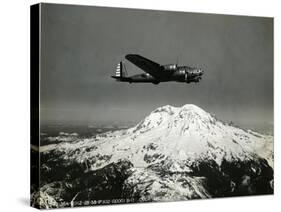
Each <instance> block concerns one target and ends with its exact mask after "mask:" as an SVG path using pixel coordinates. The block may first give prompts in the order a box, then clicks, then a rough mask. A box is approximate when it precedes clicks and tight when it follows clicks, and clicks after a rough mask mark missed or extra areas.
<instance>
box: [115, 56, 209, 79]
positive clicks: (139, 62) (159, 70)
mask: <svg viewBox="0 0 281 212" xmlns="http://www.w3.org/2000/svg"><path fill="white" fill-rule="evenodd" d="M125 58H126V59H127V60H128V61H130V62H131V63H133V64H134V65H136V66H137V67H139V68H140V69H142V70H143V71H144V72H146V73H143V74H136V75H133V76H127V71H126V67H125V64H124V62H122V61H121V62H119V63H118V64H117V67H116V72H115V76H111V77H112V78H114V79H116V80H117V81H119V82H128V83H153V84H158V83H160V82H169V81H175V82H185V83H191V82H195V83H197V82H199V81H200V80H201V79H202V75H203V73H204V71H203V70H202V69H200V68H195V67H189V66H178V65H177V64H168V65H160V64H158V63H156V62H154V61H151V60H149V59H147V58H144V57H142V56H140V55H137V54H127V55H126V56H125Z"/></svg>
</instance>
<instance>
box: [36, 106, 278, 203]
mask: <svg viewBox="0 0 281 212" xmlns="http://www.w3.org/2000/svg"><path fill="white" fill-rule="evenodd" d="M40 151H41V154H42V157H41V158H42V161H41V162H42V163H43V165H42V166H41V167H45V169H46V170H48V172H49V173H52V172H54V173H55V172H57V171H58V169H59V170H60V172H61V169H63V170H64V169H67V170H68V168H67V167H72V166H73V165H74V164H75V167H79V170H80V171H79V172H80V173H85V174H81V176H80V175H77V173H76V174H74V173H72V171H71V172H70V173H67V174H68V175H67V176H68V177H69V178H70V179H71V180H69V182H68V184H71V188H73V190H75V191H77V190H83V192H86V193H87V191H85V189H87V187H89V186H90V187H91V188H92V190H91V192H90V191H88V194H87V195H88V197H89V196H91V198H99V197H98V196H95V195H96V193H95V192H94V190H95V189H101V188H100V186H101V185H100V184H97V182H92V181H91V180H90V179H91V176H93V174H94V175H95V176H96V174H95V173H102V174H101V176H104V177H103V178H102V179H104V182H103V183H104V186H109V187H110V188H112V189H116V187H115V186H114V185H113V184H114V182H113V181H112V182H111V181H110V180H109V179H110V177H112V176H115V178H118V179H119V180H120V179H122V180H120V182H119V183H121V187H120V188H119V187H118V188H119V190H118V191H119V192H120V193H118V194H119V195H121V197H134V199H135V201H140V202H141V201H163V200H170V201H171V200H184V199H193V198H210V197H222V196H237V195H249V194H267V193H272V192H273V137H272V136H268V135H263V134H260V133H257V132H254V131H251V130H244V129H241V128H238V127H234V126H232V125H230V124H226V123H224V122H222V121H220V120H218V119H217V118H215V117H214V116H213V115H211V114H209V113H207V112H206V111H204V110H203V109H201V108H200V107H198V106H196V105H192V104H187V105H184V106H182V107H173V106H170V105H166V106H163V107H159V108H157V109H155V110H154V111H152V112H151V113H150V114H149V115H148V116H147V117H145V118H144V119H143V120H142V121H141V122H140V123H138V124H137V125H136V126H134V127H132V128H129V129H126V130H119V131H114V132H107V133H103V134H99V135H96V136H94V137H92V138H81V139H79V138H76V139H75V140H74V141H73V142H61V143H59V144H56V145H48V146H43V147H41V149H40ZM54 161H56V162H54ZM57 161H62V162H61V163H62V164H61V165H62V166H63V168H62V167H60V165H58V164H57ZM54 164H56V165H55V166H54ZM109 167H111V168H109ZM106 170H107V171H106ZM108 170H111V171H110V172H109V171H108ZM112 170H116V173H115V172H113V171H112ZM118 170H119V171H118ZM120 170H123V171H120ZM107 172H109V173H107ZM71 173H72V174H71ZM89 173H91V174H90V175H89ZM122 173H123V174H122ZM124 173H126V174H125V175H124ZM62 175H63V176H64V177H62V179H61V180H62V181H63V179H65V175H64V174H62ZM77 178H79V180H82V181H83V180H85V179H87V182H88V181H89V180H90V181H91V182H92V183H93V184H94V185H92V184H91V183H89V182H88V184H87V186H86V187H83V188H82V187H81V188H75V187H76V186H78V185H76V184H77ZM106 179H107V180H106ZM115 180H116V179H115ZM56 181H58V179H56ZM112 183H113V184H112ZM50 186H53V185H50V182H47V181H46V182H45V187H44V188H42V191H41V192H47V191H49V190H50ZM79 186H81V185H80V184H79ZM79 186H78V187H79ZM106 188H107V187H106ZM48 189H49V190H48ZM104 189H105V188H104ZM66 190H67V191H68V192H71V191H69V189H66ZM70 190H71V189H70ZM105 190H106V189H105ZM112 191H113V190H110V189H109V190H108V192H109V193H108V194H107V195H109V196H110V193H112ZM81 192H82V191H81ZM83 192H82V193H83ZM47 193H48V192H47ZM48 195H50V194H49V193H48ZM61 195H62V194H60V196H56V195H55V197H54V198H55V199H59V198H60V199H65V198H66V197H64V196H61ZM79 195H82V194H79ZM79 195H78V196H79ZM73 196H74V194H73ZM117 196H118V195H117ZM77 198H78V197H77ZM78 199H79V198H78ZM81 199H83V198H82V197H81Z"/></svg>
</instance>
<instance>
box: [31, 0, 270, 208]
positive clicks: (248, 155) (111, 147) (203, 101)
mask: <svg viewBox="0 0 281 212" xmlns="http://www.w3.org/2000/svg"><path fill="white" fill-rule="evenodd" d="M30 12H31V16H30V17H31V62H32V64H31V150H30V151H31V189H30V205H31V206H32V207H36V208H39V209H51V208H68V207H81V206H96V205H113V204H129V203H148V202H174V201H187V200H194V199H212V198H222V197H238V196H253V195H272V194H273V193H274V91H273V90H274V89H273V84H274V74H273V69H274V65H273V58H274V54H273V50H274V48H273V45H274V42H273V31H274V24H273V18H271V17H259V16H239V15H223V14H211V13H195V12H176V11H162V10H144V9H128V8H114V7H98V6H81V5H63V4H49V3H40V4H37V5H33V6H31V10H30Z"/></svg>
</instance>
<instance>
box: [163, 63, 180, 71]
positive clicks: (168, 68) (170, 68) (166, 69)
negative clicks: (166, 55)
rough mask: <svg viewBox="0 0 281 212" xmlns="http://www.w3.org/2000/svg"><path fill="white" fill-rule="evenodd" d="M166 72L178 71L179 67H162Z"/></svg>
mask: <svg viewBox="0 0 281 212" xmlns="http://www.w3.org/2000/svg"><path fill="white" fill-rule="evenodd" d="M162 67H163V68H164V70H165V71H176V70H177V68H178V66H177V65H176V64H168V65H163V66H162Z"/></svg>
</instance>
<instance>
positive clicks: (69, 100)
mask: <svg viewBox="0 0 281 212" xmlns="http://www.w3.org/2000/svg"><path fill="white" fill-rule="evenodd" d="M128 53H137V54H141V55H143V56H145V57H147V58H150V59H151V60H154V61H156V62H158V63H160V64H168V63H175V62H176V61H177V60H178V62H179V65H190V66H196V67H200V68H203V69H204V71H205V74H204V75H203V80H202V81H201V82H200V83H197V84H186V83H176V82H168V83H160V84H159V85H151V84H127V83H118V82H115V81H114V80H113V79H112V78H110V76H111V75H113V74H114V71H115V68H116V65H117V63H118V62H119V61H120V60H121V59H122V57H124V55H126V54H128ZM126 67H127V69H128V72H129V74H135V73H141V72H142V71H141V70H140V69H138V68H136V67H134V66H133V65H132V64H129V62H128V61H127V63H126ZM167 104H170V105H173V106H182V105H184V104H196V105H198V106H199V107H201V108H203V109H204V110H206V111H208V112H210V113H213V114H216V115H217V117H219V118H220V119H222V120H225V121H230V120H231V121H233V122H234V123H237V124H238V125H239V124H240V125H249V126H251V125H252V126H255V125H268V124H273V19H272V18H262V17H245V16H244V17H242V16H224V15H211V14H196V13H183V12H167V11H149V10H146V11H145V10H131V9H130V10H129V9H117V8H102V7H87V6H69V5H68V6H67V5H52V4H43V6H42V69H41V121H42V122H43V123H49V122H54V123H56V122H60V123H66V122H67V123H73V124H75V123H85V124H90V123H113V122H114V123H116V122H119V123H121V124H124V123H127V122H138V121H140V120H141V119H142V118H144V117H145V116H146V115H148V114H149V113H150V112H151V111H152V110H154V109H155V108H157V107H159V106H163V105H167Z"/></svg>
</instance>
